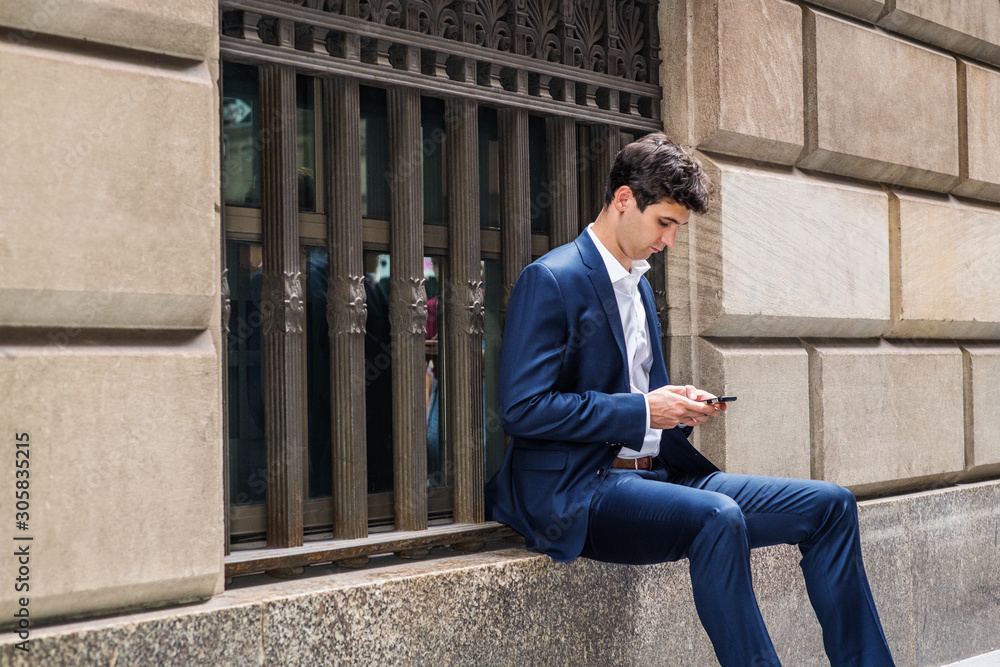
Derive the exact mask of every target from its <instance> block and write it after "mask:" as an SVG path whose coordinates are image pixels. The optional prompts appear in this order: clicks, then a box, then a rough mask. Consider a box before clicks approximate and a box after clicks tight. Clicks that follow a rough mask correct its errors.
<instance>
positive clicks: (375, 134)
mask: <svg viewBox="0 0 1000 667" xmlns="http://www.w3.org/2000/svg"><path fill="white" fill-rule="evenodd" d="M360 98H361V212H362V213H361V215H362V217H365V218H370V219H374V220H388V219H389V182H388V181H387V180H386V178H385V176H386V174H388V173H389V114H388V110H387V97H386V93H385V90H383V89H381V88H369V87H368V86H361V88H360Z"/></svg>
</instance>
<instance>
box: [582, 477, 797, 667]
mask: <svg viewBox="0 0 1000 667" xmlns="http://www.w3.org/2000/svg"><path fill="white" fill-rule="evenodd" d="M656 473H659V475H657V474H656ZM656 473H652V472H642V473H635V472H619V471H615V472H612V473H610V474H609V475H608V477H607V478H606V479H605V480H603V481H602V483H601V486H600V487H599V488H598V490H597V493H596V494H595V496H594V499H593V501H592V502H591V506H590V518H589V530H588V534H587V542H586V544H585V546H584V550H583V554H582V555H583V556H586V557H588V558H593V559H596V560H601V561H606V562H613V563H633V564H639V563H661V562H664V561H673V560H679V559H681V558H684V557H685V556H686V557H687V558H688V559H689V561H690V567H691V585H692V589H693V592H694V600H695V606H696V608H697V610H698V617H699V618H700V619H701V622H702V625H703V626H704V627H705V631H706V632H707V633H708V636H709V638H710V639H711V640H712V645H713V646H714V647H715V654H716V656H717V657H718V658H719V662H720V663H721V664H722V665H723V667H769V666H771V665H777V664H779V663H778V657H777V655H776V654H775V652H774V647H773V646H772V644H771V639H770V637H768V634H767V629H766V628H765V627H764V621H763V619H762V618H761V616H760V609H759V608H758V607H757V599H756V598H755V597H754V593H753V586H752V584H751V578H750V542H749V538H748V534H747V526H746V523H745V522H744V518H743V513H742V511H741V510H740V508H739V505H738V504H737V503H736V502H734V501H733V500H732V499H731V498H729V497H727V496H726V495H724V494H721V493H716V492H713V491H707V490H701V489H695V488H688V487H686V486H682V485H679V484H665V483H663V482H662V481H658V480H657V479H656V477H657V476H659V477H660V479H663V478H665V471H662V470H660V471H656Z"/></svg>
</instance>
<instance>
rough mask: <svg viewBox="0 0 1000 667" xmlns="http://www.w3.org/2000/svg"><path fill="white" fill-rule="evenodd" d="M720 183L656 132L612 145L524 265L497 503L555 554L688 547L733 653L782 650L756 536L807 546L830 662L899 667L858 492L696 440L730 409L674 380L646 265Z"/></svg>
mask: <svg viewBox="0 0 1000 667" xmlns="http://www.w3.org/2000/svg"><path fill="white" fill-rule="evenodd" d="M708 186H709V183H708V179H707V177H706V176H705V174H704V172H703V171H702V169H701V165H700V164H699V163H698V162H697V161H696V160H695V159H694V158H692V157H691V156H690V155H688V154H687V153H685V152H684V150H683V149H681V148H680V147H679V146H677V145H676V144H674V143H672V142H671V141H669V140H668V139H667V138H666V137H665V136H664V135H663V134H651V135H647V136H646V137H643V138H642V139H640V140H639V141H636V142H634V143H632V144H629V145H628V146H626V147H625V148H624V149H622V151H621V152H620V153H619V154H618V156H617V157H616V159H615V162H614V165H613V166H612V169H611V173H610V175H609V177H608V184H607V188H606V192H605V197H604V199H605V206H604V208H603V209H602V211H601V213H600V215H599V216H598V217H597V219H596V220H595V221H594V223H593V224H592V225H590V226H589V227H588V229H586V230H585V231H584V232H583V234H581V235H580V237H579V238H578V239H577V240H576V241H575V242H573V243H569V244H567V245H565V246H562V247H560V248H556V249H555V250H553V251H552V252H550V253H548V254H547V255H545V256H544V257H542V258H541V259H539V260H538V261H536V262H534V263H533V264H531V265H530V266H528V267H527V268H526V269H525V270H524V271H523V272H522V273H521V276H520V277H519V278H518V281H517V284H516V285H515V286H514V291H513V293H512V294H511V299H510V307H509V309H508V313H507V323H506V327H505V330H504V342H503V362H502V364H501V375H500V411H501V418H502V421H503V425H504V428H505V430H506V431H507V432H508V433H509V434H510V435H511V442H510V447H509V448H508V449H507V452H506V455H505V458H504V463H503V466H502V467H501V469H500V471H499V472H498V473H497V474H496V476H495V477H494V478H493V479H492V480H490V483H489V485H488V488H487V506H488V511H489V513H490V514H491V515H492V516H491V518H493V519H495V520H498V521H503V522H505V523H507V524H509V525H511V526H512V527H513V528H514V529H515V530H517V531H518V532H520V533H521V534H522V535H524V537H525V539H526V542H527V546H528V548H529V549H533V550H535V551H541V552H543V553H547V554H549V555H550V556H551V557H552V558H554V559H555V560H558V561H570V560H573V559H574V558H576V557H578V556H585V557H588V558H593V559H596V560H602V561H608V562H615V563H635V564H638V563H656V562H663V561H673V560H678V559H681V558H685V557H686V558H688V560H689V562H690V570H691V583H692V587H693V592H694V598H695V606H696V607H697V610H698V615H699V617H700V619H701V621H702V624H703V625H704V627H705V630H706V631H707V632H708V635H709V637H710V638H711V640H712V644H713V645H714V647H715V652H716V655H717V656H718V658H719V662H720V663H721V664H722V665H724V666H725V667H729V666H731V665H732V666H736V665H743V666H748V665H752V666H754V667H757V666H760V665H777V664H779V663H778V658H777V655H776V654H775V651H774V647H773V646H772V644H771V640H770V638H769V637H768V634H767V630H766V628H765V627H764V622H763V620H762V619H761V616H760V611H759V609H758V607H757V601H756V598H755V597H754V593H753V588H752V586H751V578H750V549H751V548H752V547H758V546H765V545H770V544H778V543H788V544H797V545H798V546H799V549H800V550H801V552H802V554H803V559H802V562H801V566H802V570H803V573H804V575H805V580H806V587H807V590H808V593H809V599H810V601H811V602H812V605H813V608H814V609H815V610H816V614H817V616H818V617H819V620H820V623H821V625H822V626H823V641H824V645H825V647H826V652H827V655H828V656H829V658H830V661H831V663H832V664H833V665H852V666H855V667H858V666H873V665H879V666H881V665H892V664H893V662H892V657H891V656H890V653H889V648H888V645H887V644H886V641H885V635H884V633H883V631H882V627H881V624H880V622H879V619H878V614H877V612H876V611H875V603H874V601H873V600H872V595H871V591H870V589H869V586H868V580H867V577H866V575H865V570H864V564H863V562H862V559H861V547H860V542H859V539H858V522H857V506H856V503H855V500H854V496H853V495H851V493H850V492H849V491H847V490H846V489H844V488H842V487H839V486H836V485H834V484H830V483H827V482H820V481H812V480H797V479H781V478H773V477H758V476H748V475H737V474H727V473H722V472H719V470H718V468H716V467H715V466H714V465H713V464H712V463H711V462H710V461H709V460H708V459H706V458H705V457H704V456H702V455H701V454H700V453H699V452H698V451H697V450H696V449H694V447H692V446H691V445H690V443H688V440H687V434H688V433H689V432H690V431H691V428H692V427H695V426H698V425H700V424H704V423H705V422H706V421H708V420H709V419H714V418H716V417H718V416H719V415H721V414H722V412H723V411H724V410H725V409H726V406H725V405H724V404H723V405H721V406H720V405H718V404H716V405H708V404H706V403H705V402H704V401H705V399H708V398H713V395H712V394H710V393H708V392H707V391H703V390H701V389H696V388H695V387H692V386H674V385H670V384H669V381H668V378H667V372H666V368H665V366H664V362H663V355H662V352H661V349H660V344H659V341H660V326H659V322H658V321H657V318H656V311H655V309H654V306H653V295H652V290H651V288H650V286H649V283H648V282H647V281H646V279H645V278H644V277H642V274H643V273H644V272H645V271H646V270H647V269H648V268H649V264H648V263H647V262H646V260H647V259H648V257H649V256H650V255H651V254H652V253H654V252H660V251H662V250H664V249H665V248H668V247H672V246H673V244H674V237H675V235H676V233H677V228H678V227H679V226H680V225H683V224H687V222H688V220H689V219H690V217H691V213H692V211H693V212H697V213H704V212H705V211H706V210H707V208H708ZM761 437H766V434H761Z"/></svg>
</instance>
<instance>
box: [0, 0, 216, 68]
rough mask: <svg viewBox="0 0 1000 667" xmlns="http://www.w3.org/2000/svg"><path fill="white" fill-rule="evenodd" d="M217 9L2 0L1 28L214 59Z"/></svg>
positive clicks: (127, 1)
mask: <svg viewBox="0 0 1000 667" xmlns="http://www.w3.org/2000/svg"><path fill="white" fill-rule="evenodd" d="M218 11H219V5H218V3H217V2H214V1H213V0H171V2H145V1H143V0H48V1H47V2H34V1H32V0H5V1H4V2H3V3H2V4H0V26H5V27H7V28H10V29H12V30H5V31H4V32H5V33H8V34H9V36H10V39H12V40H14V41H16V42H21V43H30V42H33V41H35V40H36V38H37V37H38V35H39V34H42V35H58V36H60V37H70V38H72V39H79V40H85V41H87V42H95V43H98V44H111V45H114V46H122V47H125V48H129V49H139V50H143V51H153V52H156V53H166V54H169V55H173V56H180V57H182V58H194V59H197V60H207V59H217V58H218V52H219V47H218V44H219V37H218V27H217V20H218V19H217V16H218Z"/></svg>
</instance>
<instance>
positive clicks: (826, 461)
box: [809, 341, 965, 493]
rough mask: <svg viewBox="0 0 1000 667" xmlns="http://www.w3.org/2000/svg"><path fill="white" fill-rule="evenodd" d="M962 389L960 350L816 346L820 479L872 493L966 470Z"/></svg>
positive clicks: (812, 368)
mask: <svg viewBox="0 0 1000 667" xmlns="http://www.w3.org/2000/svg"><path fill="white" fill-rule="evenodd" d="M962 384H963V376H962V354H961V351H960V350H959V349H958V347H955V346H953V345H945V344H925V345H919V346H918V345H909V344H893V343H889V342H886V341H872V342H863V341H853V342H835V341H823V342H819V341H814V342H813V343H812V344H811V345H809V386H810V405H811V409H812V445H813V459H812V460H813V477H814V478H816V479H825V480H828V481H831V482H835V483H837V484H841V485H843V486H849V487H852V489H854V490H855V492H856V493H871V492H875V491H878V490H879V489H880V488H886V487H891V486H892V483H893V482H897V481H899V480H907V479H912V478H920V477H928V476H933V475H942V474H945V473H957V472H960V471H961V470H962V469H963V468H964V467H965V438H964V416H963V414H964V413H963V406H962ZM928 406H933V409H929V407H928Z"/></svg>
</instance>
